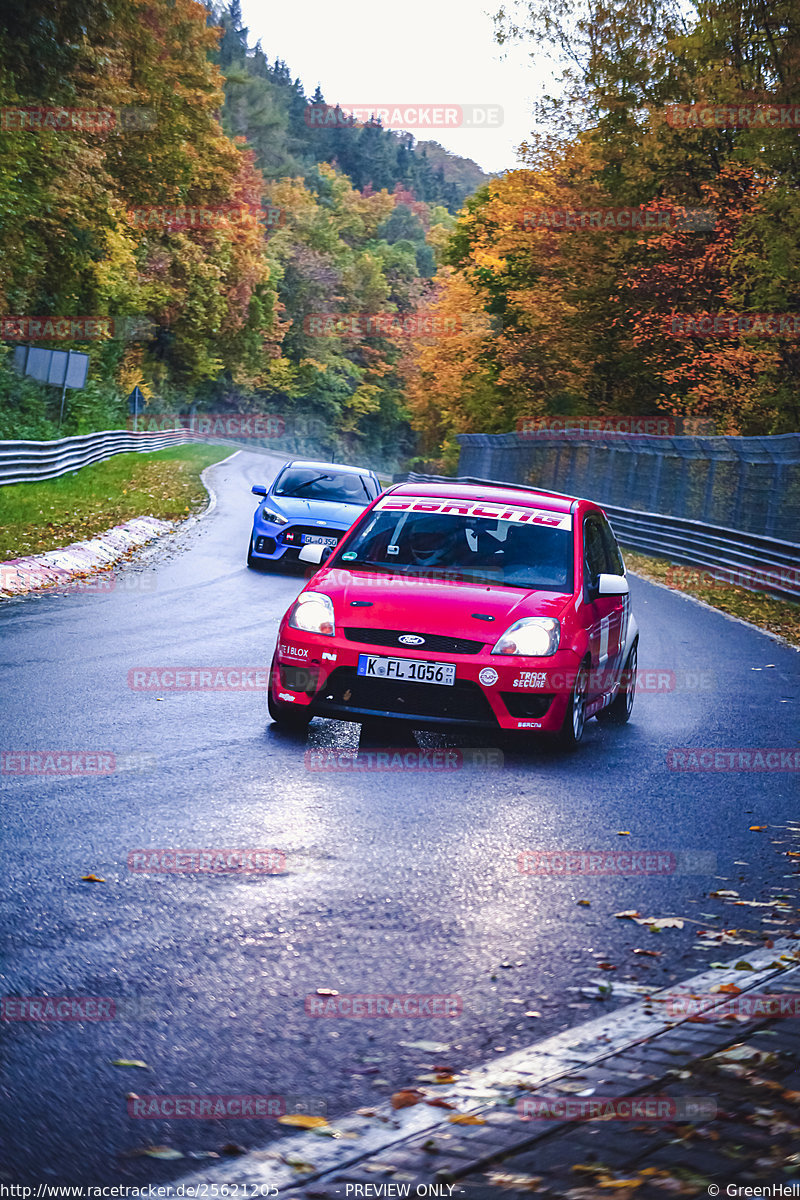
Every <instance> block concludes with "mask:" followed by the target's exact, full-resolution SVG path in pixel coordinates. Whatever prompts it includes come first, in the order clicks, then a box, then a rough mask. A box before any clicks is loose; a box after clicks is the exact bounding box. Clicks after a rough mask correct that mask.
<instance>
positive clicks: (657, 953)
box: [633, 949, 664, 958]
mask: <svg viewBox="0 0 800 1200" xmlns="http://www.w3.org/2000/svg"><path fill="white" fill-rule="evenodd" d="M633 953H634V954H646V955H647V957H648V958H661V955H662V954H663V953H664V951H663V950H638V949H637V950H634V952H633Z"/></svg>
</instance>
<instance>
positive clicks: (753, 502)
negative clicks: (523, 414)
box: [458, 430, 800, 542]
mask: <svg viewBox="0 0 800 1200" xmlns="http://www.w3.org/2000/svg"><path fill="white" fill-rule="evenodd" d="M458 442H459V445H460V447H461V455H460V459H459V464H458V470H459V472H460V474H462V475H473V476H477V477H479V478H481V479H504V480H507V481H508V482H509V483H526V484H532V485H534V486H535V487H541V488H544V489H545V490H546V491H559V492H566V493H567V494H568V495H572V496H575V495H587V494H588V495H591V496H592V498H593V499H594V500H597V502H598V503H599V504H603V505H624V506H625V508H626V509H635V510H637V511H641V512H642V513H662V514H664V515H665V516H666V515H669V516H673V517H681V518H683V519H685V520H687V521H695V522H703V523H707V524H709V525H715V526H720V527H723V528H726V529H736V530H742V531H746V532H747V533H753V534H761V535H764V536H766V537H768V538H779V539H782V540H785V541H787V542H800V433H783V434H777V435H774V436H769V437H704V436H683V435H681V436H679V437H670V436H665V437H653V436H645V435H634V434H630V435H627V434H626V435H624V436H622V435H619V434H617V435H597V436H594V435H592V436H578V435H575V436H568V437H565V436H563V435H560V434H550V433H548V432H547V431H546V430H541V431H537V432H532V433H528V434H526V433H493V434H486V433H465V434H460V435H459V437H458Z"/></svg>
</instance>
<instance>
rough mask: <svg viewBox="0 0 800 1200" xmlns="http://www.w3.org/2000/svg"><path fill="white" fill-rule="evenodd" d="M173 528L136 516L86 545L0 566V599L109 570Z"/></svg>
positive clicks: (50, 551)
mask: <svg viewBox="0 0 800 1200" xmlns="http://www.w3.org/2000/svg"><path fill="white" fill-rule="evenodd" d="M174 528H175V522H174V521H161V520H159V519H158V518H157V517H134V519H133V520H132V521H126V522H125V523H124V524H123V525H115V526H114V528H113V529H108V530H106V532H105V533H101V534H99V536H98V537H95V538H90V539H89V540H88V541H86V542H74V543H73V544H72V545H71V546H65V547H64V548H63V549H61V550H48V551H47V553H45V554H32V555H29V556H28V557H26V558H13V559H11V560H10V561H9V562H4V563H0V597H9V596H22V595H25V594H26V593H28V592H34V591H39V590H40V589H42V588H53V587H58V586H59V585H63V584H65V583H71V582H73V581H74V580H78V579H87V578H89V577H90V576H92V575H94V574H95V573H96V572H98V571H105V570H108V568H109V567H112V566H113V565H114V563H116V562H119V560H120V559H122V558H125V557H127V555H129V554H130V553H131V551H132V550H138V549H139V547H140V546H146V545H147V543H148V542H152V541H154V539H155V538H158V537H162V536H163V535H164V534H165V533H171V532H172V530H173V529H174Z"/></svg>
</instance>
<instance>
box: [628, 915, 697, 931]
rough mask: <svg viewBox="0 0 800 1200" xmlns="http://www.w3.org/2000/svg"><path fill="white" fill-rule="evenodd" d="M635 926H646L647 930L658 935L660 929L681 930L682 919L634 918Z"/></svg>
mask: <svg viewBox="0 0 800 1200" xmlns="http://www.w3.org/2000/svg"><path fill="white" fill-rule="evenodd" d="M633 919H634V921H635V922H636V924H637V925H647V926H648V928H650V929H651V930H653V932H654V933H658V932H659V930H661V929H683V925H684V922H683V918H682V917H634V918H633Z"/></svg>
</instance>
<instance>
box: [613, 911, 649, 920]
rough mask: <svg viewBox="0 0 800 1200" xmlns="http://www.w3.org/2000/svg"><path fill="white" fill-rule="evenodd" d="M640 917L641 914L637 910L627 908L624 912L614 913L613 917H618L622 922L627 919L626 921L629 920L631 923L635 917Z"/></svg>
mask: <svg viewBox="0 0 800 1200" xmlns="http://www.w3.org/2000/svg"><path fill="white" fill-rule="evenodd" d="M641 915H642V914H641V913H640V912H639V910H638V909H637V908H628V909H626V910H625V912H620V913H614V916H615V917H619V919H620V920H622V919H623V918H627V919H628V920H631V921H632V920H634V919H635V918H636V917H640V916H641Z"/></svg>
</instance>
